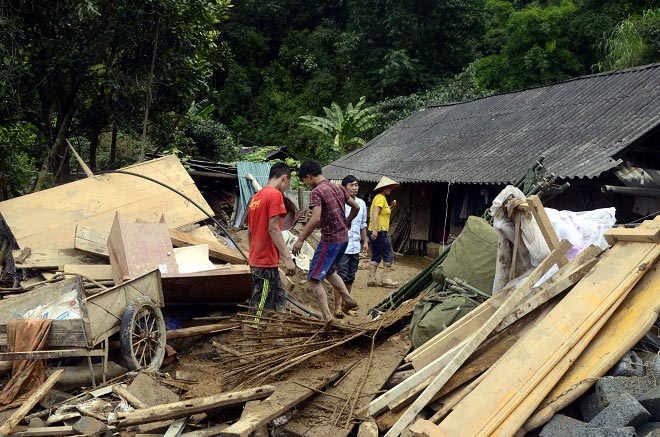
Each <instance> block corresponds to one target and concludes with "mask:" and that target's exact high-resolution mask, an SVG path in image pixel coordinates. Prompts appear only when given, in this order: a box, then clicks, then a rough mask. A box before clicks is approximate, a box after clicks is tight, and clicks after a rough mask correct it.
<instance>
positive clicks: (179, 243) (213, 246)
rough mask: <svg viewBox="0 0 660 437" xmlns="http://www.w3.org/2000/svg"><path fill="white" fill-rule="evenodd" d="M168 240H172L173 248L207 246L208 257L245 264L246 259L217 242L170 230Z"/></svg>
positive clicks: (236, 251) (231, 248)
mask: <svg viewBox="0 0 660 437" xmlns="http://www.w3.org/2000/svg"><path fill="white" fill-rule="evenodd" d="M170 238H171V239H172V245H174V247H187V246H199V245H200V244H208V246H209V257H211V258H214V259H217V260H220V261H226V262H229V263H232V264H245V263H247V261H246V259H245V258H243V255H241V252H239V251H238V250H237V249H234V248H233V247H229V246H225V245H223V244H221V243H220V242H219V241H217V240H216V241H211V240H207V239H202V238H197V237H194V236H192V235H191V234H187V233H185V232H181V231H176V230H174V229H170Z"/></svg>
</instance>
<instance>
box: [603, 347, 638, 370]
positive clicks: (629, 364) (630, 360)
mask: <svg viewBox="0 0 660 437" xmlns="http://www.w3.org/2000/svg"><path fill="white" fill-rule="evenodd" d="M608 375H610V376H644V363H643V362H642V359H641V358H640V357H639V356H637V354H636V353H635V351H629V352H628V353H627V354H625V355H624V356H623V358H621V360H620V361H619V362H618V363H616V364H615V365H614V367H612V369H611V370H610V371H609V373H608Z"/></svg>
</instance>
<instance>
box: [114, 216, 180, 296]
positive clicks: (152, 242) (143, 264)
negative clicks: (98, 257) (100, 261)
mask: <svg viewBox="0 0 660 437" xmlns="http://www.w3.org/2000/svg"><path fill="white" fill-rule="evenodd" d="M108 252H109V253H110V265H112V277H113V279H114V281H115V284H116V285H119V284H121V283H122V282H124V281H125V280H126V279H130V278H134V277H136V276H139V275H143V274H145V273H147V272H150V271H152V270H154V269H158V270H160V272H161V273H163V274H175V273H179V267H178V265H177V263H176V258H175V256H174V248H173V247H172V242H171V241H170V237H169V233H168V229H167V225H166V224H165V223H126V222H123V219H122V217H121V216H120V214H119V213H117V214H116V215H115V221H114V223H113V224H112V229H110V235H109V236H108Z"/></svg>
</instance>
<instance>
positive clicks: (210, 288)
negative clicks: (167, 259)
mask: <svg viewBox="0 0 660 437" xmlns="http://www.w3.org/2000/svg"><path fill="white" fill-rule="evenodd" d="M236 267H240V269H237V268H231V269H218V270H209V271H206V272H198V273H179V274H178V275H163V276H162V284H163V293H164V295H165V302H167V304H168V305H172V304H186V305H202V304H211V303H215V304H236V303H244V302H245V301H246V300H247V299H249V298H250V296H251V295H252V275H251V274H250V268H249V266H247V265H242V266H236Z"/></svg>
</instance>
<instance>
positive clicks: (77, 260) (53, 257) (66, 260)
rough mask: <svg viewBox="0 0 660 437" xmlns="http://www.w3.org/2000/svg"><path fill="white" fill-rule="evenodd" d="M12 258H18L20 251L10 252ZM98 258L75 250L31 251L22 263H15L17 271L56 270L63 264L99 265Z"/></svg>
mask: <svg viewBox="0 0 660 437" xmlns="http://www.w3.org/2000/svg"><path fill="white" fill-rule="evenodd" d="M11 252H12V255H13V256H16V257H18V256H20V254H21V251H20V250H12V251H11ZM101 262H103V261H102V260H100V259H99V258H98V257H95V256H92V255H89V254H87V253H85V252H81V251H79V250H76V249H32V251H31V253H30V256H28V257H27V259H26V260H25V261H23V262H22V263H18V262H16V268H18V269H57V268H58V267H59V266H63V265H64V264H99V263H101Z"/></svg>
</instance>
